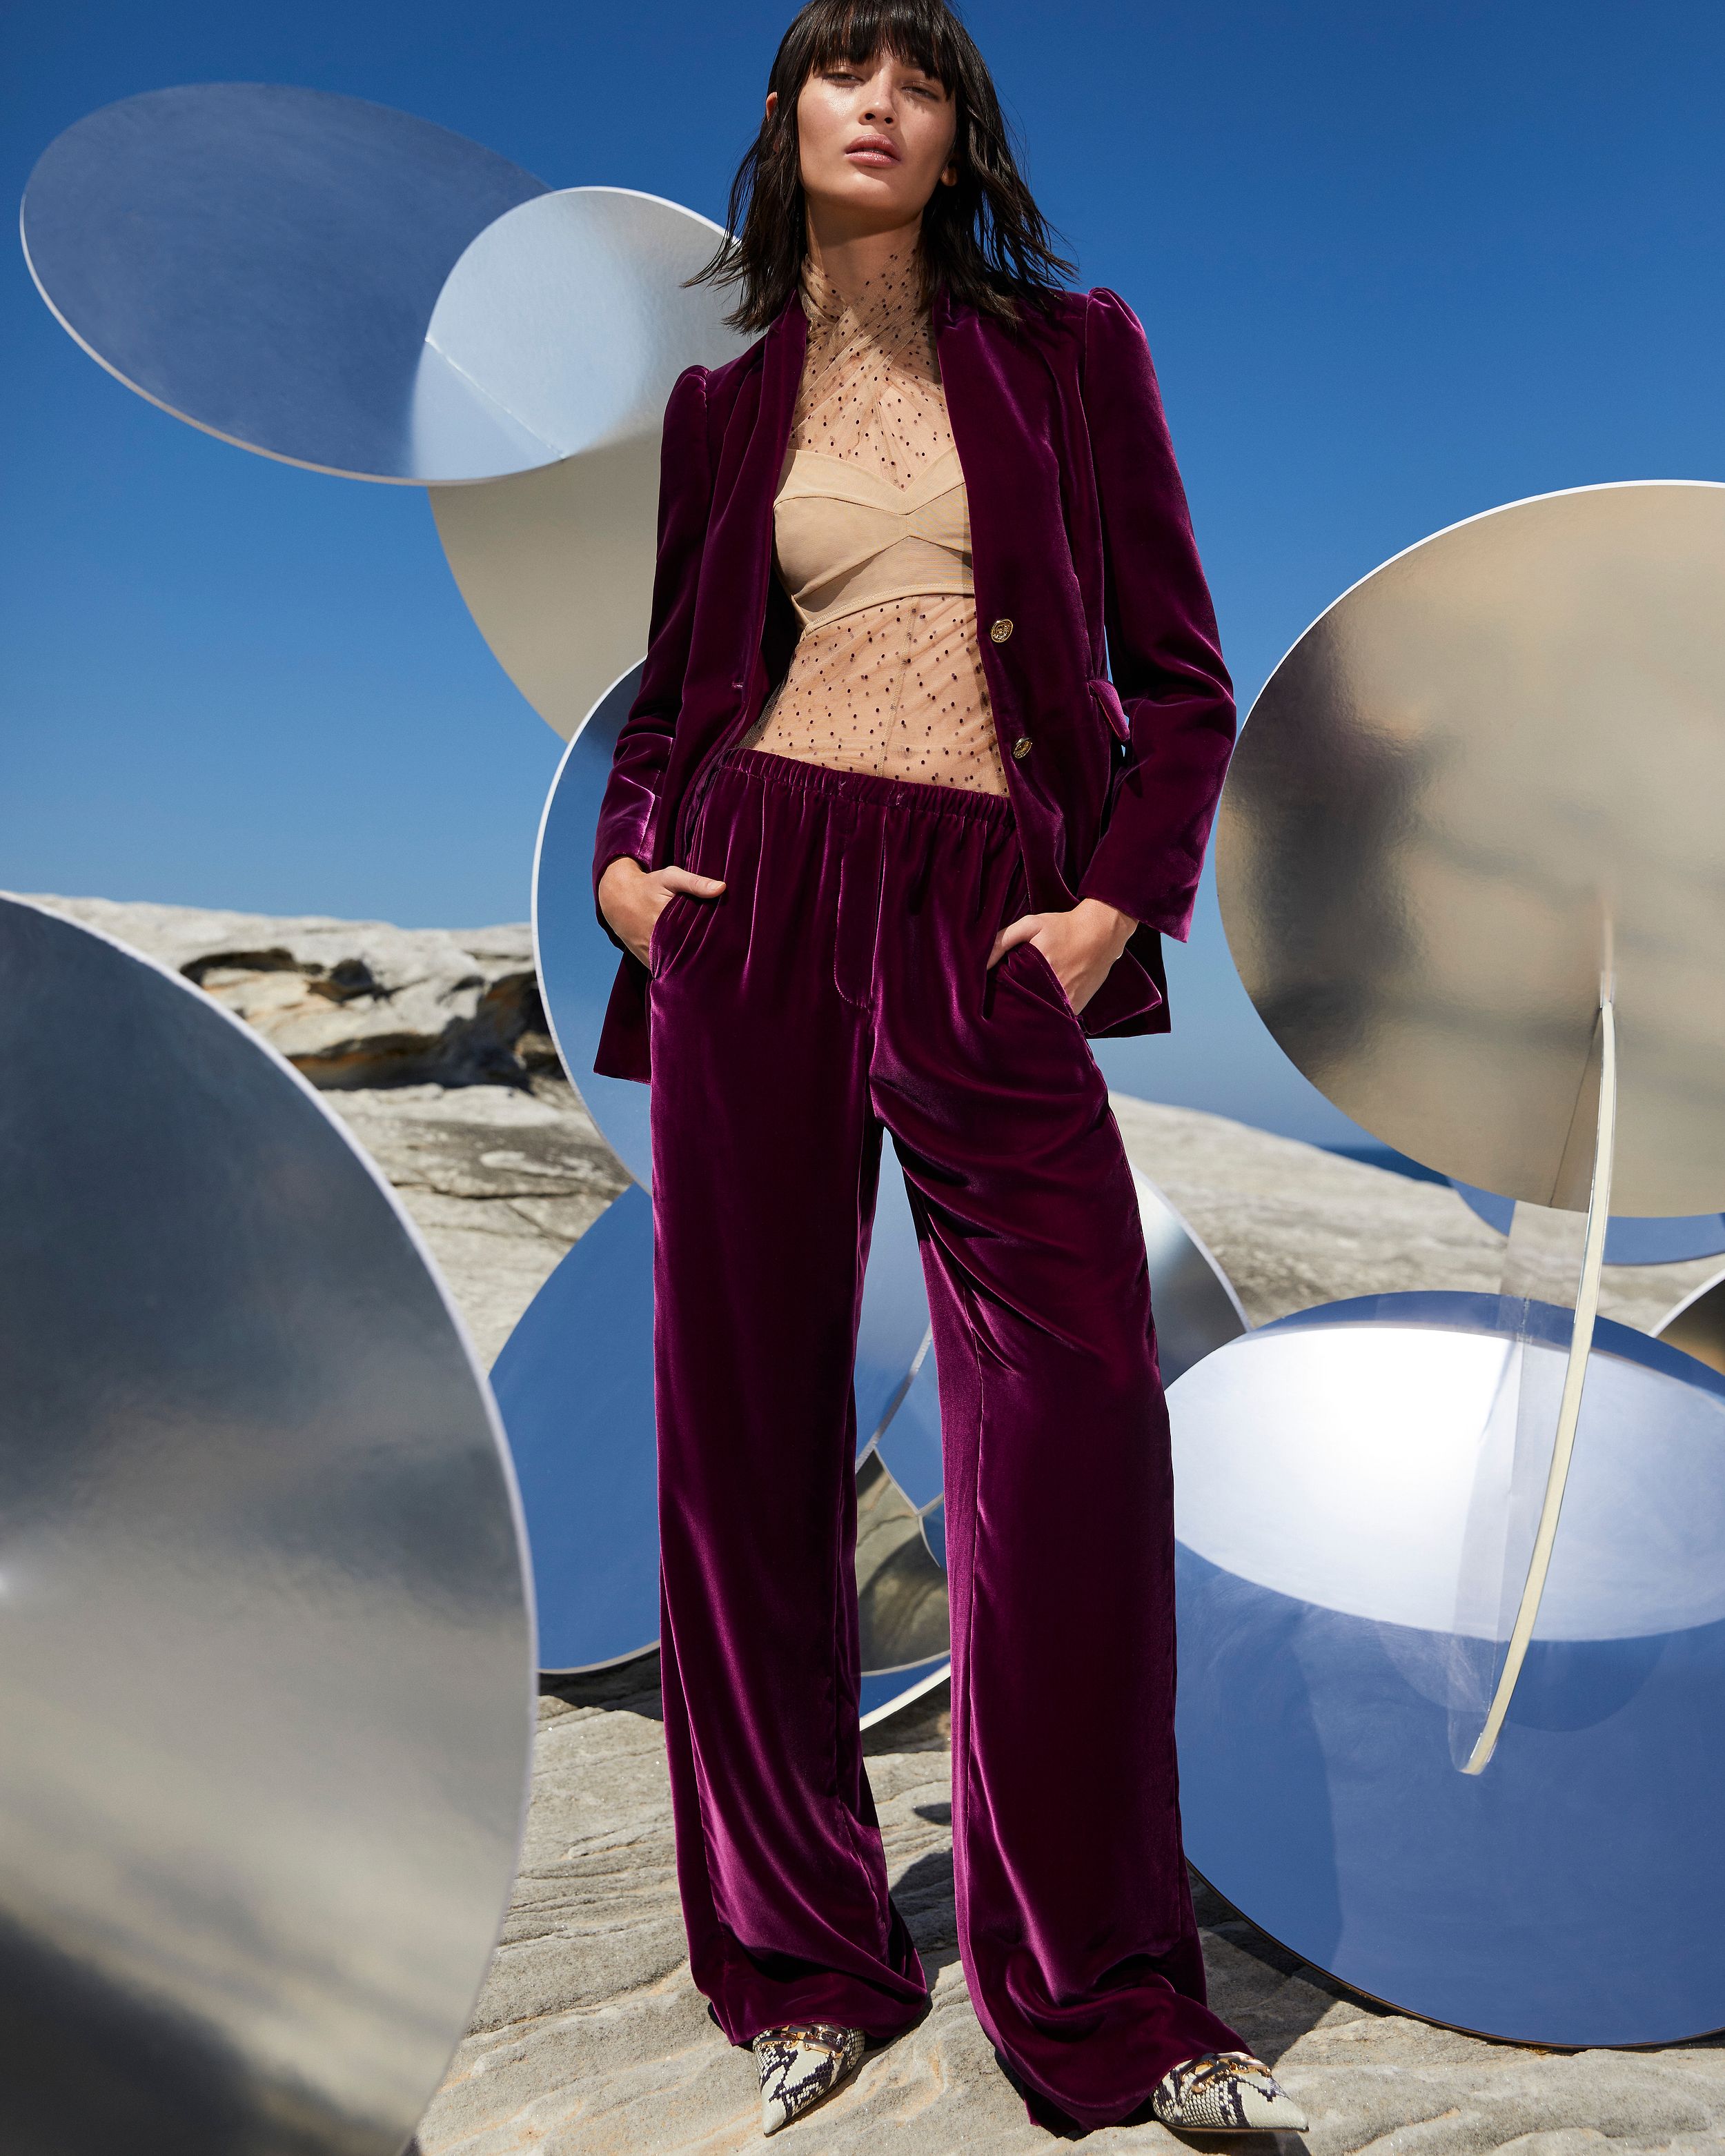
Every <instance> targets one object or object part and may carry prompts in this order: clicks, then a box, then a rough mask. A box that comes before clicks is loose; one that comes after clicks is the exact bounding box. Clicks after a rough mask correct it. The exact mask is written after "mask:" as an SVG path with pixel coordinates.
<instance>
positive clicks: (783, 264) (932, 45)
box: [685, 0, 1076, 331]
mask: <svg viewBox="0 0 1725 2156" xmlns="http://www.w3.org/2000/svg"><path fill="white" fill-rule="evenodd" d="M881 52H887V53H891V54H893V55H894V56H895V57H896V59H901V60H903V61H905V62H906V63H907V64H909V65H911V66H912V67H919V68H921V69H922V70H923V72H924V73H925V74H931V75H933V76H934V77H936V78H937V80H938V81H939V82H940V83H941V85H942V87H943V88H944V89H945V90H946V91H947V94H948V95H950V96H951V97H952V100H954V102H955V103H956V105H957V115H956V117H957V132H956V133H955V135H954V136H953V139H952V157H953V161H954V162H955V163H956V164H957V167H958V178H957V184H956V186H953V187H947V186H944V185H937V187H936V188H935V191H934V193H933V195H932V198H930V201H929V203H928V206H927V208H926V209H925V210H924V211H923V213H922V238H921V243H920V251H921V254H922V265H923V275H924V278H925V281H926V283H927V286H928V288H929V289H930V290H931V292H932V287H933V286H934V285H937V284H944V285H946V286H947V289H948V290H949V291H950V292H951V294H952V297H953V298H954V299H955V300H968V301H969V302H970V304H971V305H973V306H975V307H977V308H978V309H980V310H981V311H983V312H984V313H987V314H990V315H993V316H995V317H996V318H997V319H998V320H999V321H1004V322H1007V323H1009V324H1012V323H1015V322H1016V321H1018V320H1019V316H1020V311H1021V310H1022V309H1024V308H1025V307H1027V306H1028V307H1034V308H1037V309H1039V310H1040V311H1044V312H1046V311H1048V310H1049V309H1050V306H1051V305H1052V304H1053V300H1054V297H1055V294H1056V293H1057V292H1058V291H1059V290H1060V283H1059V278H1060V274H1061V273H1062V272H1065V273H1068V274H1070V272H1071V270H1072V269H1074V267H1075V266H1076V265H1075V264H1072V263H1070V262H1069V261H1067V260H1066V259H1065V257H1064V256H1063V255H1060V254H1055V251H1054V248H1053V244H1052V243H1053V240H1054V239H1055V234H1054V233H1053V231H1052V230H1051V228H1050V226H1049V224H1048V223H1047V221H1046V220H1045V218H1044V217H1043V214H1042V213H1041V211H1040V210H1039V209H1038V208H1037V207H1036V204H1035V203H1034V200H1033V199H1032V198H1031V194H1030V190H1029V187H1026V186H1025V184H1024V177H1023V176H1022V175H1021V173H1020V172H1019V168H1018V162H1017V160H1016V158H1015V157H1014V154H1013V145H1012V139H1011V136H1010V133H1009V129H1008V127H1007V124H1006V120H1005V117H1004V115H1003V113H1002V112H1001V110H1000V100H999V97H998V96H997V95H995V90H994V85H993V80H992V79H991V78H990V76H989V74H988V68H987V66H986V65H985V64H984V62H983V56H982V54H980V53H979V52H978V50H977V49H976V44H975V42H974V40H973V38H972V37H971V35H970V33H969V32H968V30H967V29H966V28H965V27H964V25H963V23H961V22H960V21H959V19H958V18H957V15H956V14H955V13H953V12H952V8H949V7H948V6H947V4H946V0H809V5H808V6H807V7H806V8H803V11H802V13H800V14H799V15H798V17H797V18H796V20H795V21H794V22H793V23H792V24H791V26H790V28H789V29H788V30H787V31H786V32H785V33H784V36H783V39H782V40H781V41H780V44H779V48H778V54H777V55H776V56H775V58H774V59H773V72H772V74H771V75H770V76H769V77H768V89H770V90H777V91H778V105H776V106H775V107H774V109H773V114H772V116H771V117H770V118H766V119H763V120H762V122H761V131H760V133H759V134H758V135H757V136H756V138H755V140H754V142H753V143H752V146H751V147H750V149H749V151H748V153H747V156H746V157H744V158H743V161H742V164H741V165H739V166H738V167H737V177H736V178H735V179H733V180H732V182H731V201H730V206H729V208H728V209H727V210H726V216H725V225H726V233H725V237H724V239H721V241H720V243H719V244H718V246H717V248H716V249H715V250H714V253H713V254H712V257H711V259H710V260H709V261H707V262H706V263H703V264H702V265H701V268H700V269H697V270H696V273H695V275H693V276H692V277H690V278H687V279H685V283H687V284H691V285H700V284H709V283H711V284H720V285H732V284H740V285H742V295H741V297H740V298H739V300H738V301H737V305H736V306H735V307H734V308H733V309H732V311H731V313H730V314H728V315H727V316H726V317H725V319H726V322H727V323H728V324H729V326H731V327H732V329H736V330H742V331H749V330H763V329H765V328H766V327H767V326H768V324H769V323H771V322H773V321H774V320H775V319H776V318H777V317H778V315H779V314H780V313H781V312H782V311H783V309H784V307H785V305H787V304H788V301H789V300H790V298H791V295H792V294H793V292H795V290H797V285H798V277H799V275H800V273H801V270H802V267H803V256H804V254H806V253H807V252H808V218H807V212H806V210H805V208H804V207H803V178H802V165H801V156H800V152H799V150H798V140H797V100H798V96H799V95H800V94H801V92H802V89H803V84H804V83H805V82H807V81H808V80H809V76H810V75H811V74H814V73H815V72H817V70H819V69H822V68H829V67H834V66H836V65H838V64H840V63H845V64H849V65H850V66H853V67H856V66H860V65H861V64H863V63H864V62H865V61H868V60H870V59H873V58H874V57H875V54H877V53H881ZM745 204H747V208H745Z"/></svg>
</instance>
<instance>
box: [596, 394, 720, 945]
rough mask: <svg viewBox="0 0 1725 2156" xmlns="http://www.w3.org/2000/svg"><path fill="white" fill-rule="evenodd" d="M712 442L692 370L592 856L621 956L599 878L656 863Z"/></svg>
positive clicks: (672, 402)
mask: <svg viewBox="0 0 1725 2156" xmlns="http://www.w3.org/2000/svg"><path fill="white" fill-rule="evenodd" d="M711 462H712V460H711V451H710V449H709V447H708V441H707V371H706V368H705V367H685V369H684V370H683V372H682V373H680V375H679V376H678V377H677V378H676V380H675V382H674V383H673V384H672V385H671V393H670V398H668V399H667V400H666V403H665V424H664V428H663V430H662V432H661V434H660V452H659V537H658V551H657V554H656V557H655V564H654V570H653V608H652V614H651V618H650V620H649V627H648V632H647V658H646V663H645V665H644V666H643V668H642V670H641V685H640V689H639V692H638V693H637V695H636V697H635V700H634V703H633V704H631V705H630V706H629V716H627V718H625V719H624V722H623V725H622V726H621V727H620V728H619V731H618V735H617V746H616V748H615V750H614V752H613V754H612V758H611V775H610V778H608V781H607V782H606V786H605V792H604V796H603V799H602V800H601V802H600V803H599V819H598V830H597V832H596V834H595V835H594V841H593V911H594V914H595V915H596V916H597V917H598V924H599V926H600V927H601V928H603V930H604V932H605V934H606V935H607V937H609V939H610V941H611V942H613V943H614V944H615V945H616V946H617V947H618V949H619V951H622V950H624V949H625V948H626V947H625V945H624V942H623V939H622V937H619V935H617V934H616V933H615V932H614V930H613V928H612V927H611V924H610V922H609V921H607V920H606V918H605V916H604V915H603V912H601V911H600V910H599V900H598V885H599V878H600V877H601V876H602V875H603V874H604V872H605V870H606V869H607V868H608V866H609V865H610V864H611V862H613V861H614V860H616V859H617V857H618V855H619V854H628V855H630V856H632V857H633V859H634V860H638V861H639V863H640V865H641V866H642V867H643V868H644V869H649V868H651V867H652V865H653V845H654V839H655V835H656V834H655V829H654V817H655V812H656V811H657V808H658V805H659V790H660V783H661V782H662V780H663V778H664V777H665V766H666V764H667V763H668V762H669V761H670V747H671V737H672V734H673V733H674V732H675V729H676V723H677V714H678V712H679V711H680V710H681V708H682V703H683V678H684V675H685V672H686V670H687V668H688V664H689V644H690V636H691V629H692V628H693V624H694V619H695V598H696V588H697V586H698V584H699V582H700V577H701V554H702V551H703V549H704V547H705V546H706V531H707V520H708V517H709V515H710V513H711V507H712V469H711Z"/></svg>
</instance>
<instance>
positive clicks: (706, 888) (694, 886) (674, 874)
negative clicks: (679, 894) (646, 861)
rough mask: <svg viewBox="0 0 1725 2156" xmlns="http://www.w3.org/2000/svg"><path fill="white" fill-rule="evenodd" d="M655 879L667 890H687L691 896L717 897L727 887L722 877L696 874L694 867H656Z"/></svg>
mask: <svg viewBox="0 0 1725 2156" xmlns="http://www.w3.org/2000/svg"><path fill="white" fill-rule="evenodd" d="M653 880H654V881H655V882H656V883H659V884H660V885H663V887H664V888H665V890H666V891H687V892H688V893H689V895H690V896H691V898H716V897H717V896H718V895H719V893H720V892H721V891H723V889H724V888H725V885H724V882H723V880H722V879H721V878H720V877H718V876H707V875H696V873H695V871H694V870H693V869H671V868H665V869H655V870H654V872H653Z"/></svg>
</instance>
